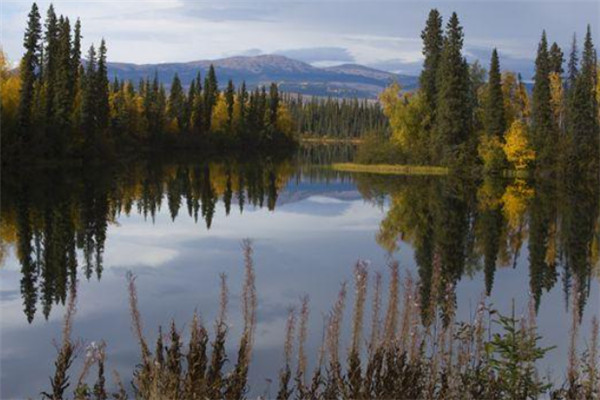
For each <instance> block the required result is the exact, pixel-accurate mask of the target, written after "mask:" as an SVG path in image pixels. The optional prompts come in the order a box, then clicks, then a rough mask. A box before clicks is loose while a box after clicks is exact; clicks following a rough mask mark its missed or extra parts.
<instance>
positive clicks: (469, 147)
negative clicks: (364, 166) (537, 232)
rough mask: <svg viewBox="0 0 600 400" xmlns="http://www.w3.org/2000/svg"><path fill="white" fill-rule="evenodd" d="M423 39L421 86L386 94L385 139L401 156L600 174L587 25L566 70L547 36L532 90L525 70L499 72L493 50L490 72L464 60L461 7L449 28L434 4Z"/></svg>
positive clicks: (596, 93)
mask: <svg viewBox="0 0 600 400" xmlns="http://www.w3.org/2000/svg"><path fill="white" fill-rule="evenodd" d="M421 38H422V39H423V55H424V56H425V59H424V64H423V70H422V72H421V75H420V78H419V80H420V89H419V90H417V91H416V92H413V93H403V92H402V91H401V88H400V86H399V85H397V84H394V85H392V86H391V87H389V88H388V89H386V90H385V91H384V93H383V94H382V95H381V101H382V104H383V110H384V112H385V114H386V115H387V116H388V117H389V119H390V125H391V129H392V135H391V136H392V137H391V142H390V143H388V145H390V146H394V147H396V148H397V149H399V150H400V153H401V155H400V156H398V157H397V159H396V160H395V162H406V163H415V164H441V165H445V166H456V167H465V166H467V167H469V166H474V165H483V168H484V169H485V170H486V171H487V172H490V173H495V172H499V171H501V170H503V169H506V168H512V169H517V170H523V169H527V168H532V169H535V170H537V171H550V172H551V173H553V172H554V173H560V172H569V171H570V172H574V171H582V172H586V173H587V172H589V173H591V174H596V175H597V174H598V167H599V165H598V160H599V154H600V143H599V131H598V129H599V124H598V119H599V110H598V99H599V97H600V88H599V86H598V74H599V72H598V68H597V57H596V50H595V49H594V45H593V43H592V34H591V30H590V27H589V26H588V28H587V33H586V36H585V39H584V42H583V50H582V51H581V53H580V52H579V49H578V47H577V43H576V40H575V37H574V38H573V46H572V48H571V51H570V56H569V60H568V62H567V69H566V70H565V69H564V64H565V60H564V55H563V51H562V50H561V49H560V47H559V46H558V45H557V44H556V43H553V44H552V45H550V46H549V44H548V40H547V37H546V33H545V32H544V33H543V34H542V38H541V41H540V43H539V47H538V52H537V57H536V61H535V76H534V85H533V90H532V93H531V95H530V94H529V93H528V92H527V90H526V88H525V85H524V83H523V82H522V80H521V77H520V76H517V75H515V74H514V73H512V72H504V73H501V69H500V60H499V56H498V52H497V51H496V49H493V51H492V55H491V61H490V68H489V77H488V78H487V79H486V75H488V73H487V71H486V70H485V69H483V68H482V67H481V66H480V65H479V64H478V63H477V62H476V63H474V64H471V65H469V64H468V63H467V60H466V58H465V57H464V56H463V53H462V48H463V40H464V34H463V29H462V26H461V25H460V23H459V20H458V16H457V15H456V13H453V14H452V16H451V17H450V19H449V21H448V23H447V25H446V29H445V31H444V30H443V28H442V17H441V15H440V13H439V12H438V11H437V10H435V9H433V10H431V12H430V13H429V17H428V20H427V23H426V27H425V29H424V30H423V32H422V34H421ZM386 154H387V153H386ZM393 154H397V152H396V153H393Z"/></svg>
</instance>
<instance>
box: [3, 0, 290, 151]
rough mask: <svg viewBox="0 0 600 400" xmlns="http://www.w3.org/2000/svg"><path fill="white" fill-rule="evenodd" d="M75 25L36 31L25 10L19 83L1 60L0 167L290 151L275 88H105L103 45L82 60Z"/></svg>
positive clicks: (58, 22)
mask: <svg viewBox="0 0 600 400" xmlns="http://www.w3.org/2000/svg"><path fill="white" fill-rule="evenodd" d="M81 38H82V25H81V22H80V21H79V19H78V20H77V21H76V22H75V24H74V26H73V28H71V23H70V21H69V18H68V17H65V16H62V15H60V16H57V14H56V12H55V10H54V7H53V6H52V5H51V6H50V7H49V9H48V12H47V14H46V18H45V20H44V21H43V23H42V19H41V16H40V10H39V9H38V7H37V5H36V4H35V3H34V4H33V5H32V7H31V11H30V13H29V16H28V21H27V27H26V30H25V35H24V42H23V45H24V47H25V54H24V56H23V58H22V60H21V63H20V66H19V69H18V75H16V74H14V73H13V72H12V71H8V66H7V61H6V57H5V56H4V55H3V56H2V79H3V86H4V90H3V104H2V124H3V135H2V156H3V157H2V158H3V160H10V159H14V158H19V159H23V158H24V159H28V160H32V159H53V160H60V159H62V158H65V157H76V158H89V157H103V156H105V155H110V154H115V153H119V152H121V151H123V150H134V151H139V149H140V148H141V149H147V150H160V151H162V150H164V149H165V148H169V147H173V148H177V147H186V148H190V147H191V148H196V149H199V150H202V151H211V149H212V150H214V149H215V148H237V147H240V146H243V147H244V148H245V149H259V148H260V149H268V148H271V149H275V148H277V149H279V150H281V149H282V148H286V147H289V146H291V145H292V144H293V143H294V139H293V137H292V134H293V128H292V121H291V119H290V114H289V111H288V110H287V108H286V106H285V105H284V104H283V102H282V101H281V96H280V93H279V91H278V88H277V85H276V84H275V83H273V84H271V85H270V87H269V88H265V87H260V88H258V87H257V88H255V89H254V90H248V89H247V88H246V85H245V84H244V83H242V85H240V87H239V88H236V87H234V85H233V83H232V82H231V81H229V82H228V83H227V85H226V86H225V89H223V90H221V89H220V86H219V83H218V80H217V76H216V74H215V71H214V68H213V67H212V66H211V68H210V70H209V72H208V74H207V76H205V77H204V79H202V77H201V76H200V74H198V76H197V77H196V79H194V80H193V81H192V82H189V85H187V87H188V89H187V90H184V87H183V82H181V80H180V79H179V77H178V76H177V75H175V76H174V77H173V81H172V83H171V85H170V91H169V92H168V93H167V91H166V90H165V87H164V85H163V84H162V83H161V82H159V81H158V78H157V77H156V76H155V77H154V78H147V79H143V80H140V82H129V81H119V80H117V79H116V78H115V79H114V80H113V81H111V82H109V78H108V75H107V51H108V50H107V45H106V43H105V41H104V40H102V41H101V42H100V44H99V45H98V46H97V47H94V45H92V46H91V47H90V48H89V50H88V51H87V53H86V55H85V58H84V59H83V61H82V49H81Z"/></svg>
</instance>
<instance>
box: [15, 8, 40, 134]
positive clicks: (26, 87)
mask: <svg viewBox="0 0 600 400" xmlns="http://www.w3.org/2000/svg"><path fill="white" fill-rule="evenodd" d="M41 36H42V25H41V23H40V13H39V10H38V7H37V4H35V3H33V5H32V6H31V11H30V12H29V16H28V21H27V28H26V29H25V36H24V38H23V46H24V47H25V55H24V56H23V59H22V60H21V67H20V68H19V74H20V78H21V90H20V92H19V94H20V97H19V109H18V119H19V121H18V125H19V127H20V129H21V137H22V140H23V141H24V142H25V143H28V142H29V140H30V139H31V133H30V129H31V121H32V119H33V103H34V97H35V83H36V80H37V79H38V76H37V73H38V72H39V69H40V64H41V58H40V57H41V55H40V52H41V44H40V39H41Z"/></svg>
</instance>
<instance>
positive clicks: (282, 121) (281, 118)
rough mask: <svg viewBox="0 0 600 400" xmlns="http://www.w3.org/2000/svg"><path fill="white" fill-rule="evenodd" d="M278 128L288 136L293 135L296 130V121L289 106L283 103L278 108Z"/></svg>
mask: <svg viewBox="0 0 600 400" xmlns="http://www.w3.org/2000/svg"><path fill="white" fill-rule="evenodd" d="M276 124H277V130H278V131H279V132H282V133H284V134H285V135H286V136H291V135H292V134H293V132H294V121H293V120H292V115H291V114H290V111H289V110H288V108H287V106H286V105H285V104H283V103H280V104H279V108H278V109H277V123H276Z"/></svg>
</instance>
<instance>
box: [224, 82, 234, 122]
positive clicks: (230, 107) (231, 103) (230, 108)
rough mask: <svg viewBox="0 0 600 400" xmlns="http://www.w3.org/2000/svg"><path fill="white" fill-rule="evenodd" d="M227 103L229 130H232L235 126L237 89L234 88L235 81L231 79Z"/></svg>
mask: <svg viewBox="0 0 600 400" xmlns="http://www.w3.org/2000/svg"><path fill="white" fill-rule="evenodd" d="M225 103H226V104H227V128H228V129H229V130H231V127H232V125H233V106H234V103H235V88H234V87H233V81H232V80H231V79H230V80H229V82H227V89H226V90H225Z"/></svg>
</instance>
